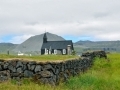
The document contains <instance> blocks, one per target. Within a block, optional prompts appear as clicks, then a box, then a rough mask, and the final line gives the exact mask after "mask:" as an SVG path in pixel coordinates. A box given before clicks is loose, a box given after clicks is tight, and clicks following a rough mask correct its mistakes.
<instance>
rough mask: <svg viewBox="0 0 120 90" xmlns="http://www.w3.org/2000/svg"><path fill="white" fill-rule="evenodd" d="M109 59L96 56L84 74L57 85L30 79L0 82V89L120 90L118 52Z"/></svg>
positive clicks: (119, 58)
mask: <svg viewBox="0 0 120 90" xmlns="http://www.w3.org/2000/svg"><path fill="white" fill-rule="evenodd" d="M108 58H109V60H105V59H98V58H96V60H95V62H94V65H93V66H92V68H91V69H90V70H88V71H87V72H85V73H84V74H82V73H81V74H80V75H78V76H76V77H71V78H70V79H69V80H68V81H67V82H65V83H61V84H60V85H59V86H49V85H38V84H36V83H34V82H31V81H30V80H22V85H21V86H18V85H17V82H16V81H14V80H11V81H9V82H5V83H0V90H120V54H109V55H108Z"/></svg>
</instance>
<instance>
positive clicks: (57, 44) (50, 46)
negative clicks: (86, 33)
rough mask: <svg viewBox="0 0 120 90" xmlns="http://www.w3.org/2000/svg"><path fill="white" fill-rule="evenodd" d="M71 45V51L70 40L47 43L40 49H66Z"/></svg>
mask: <svg viewBox="0 0 120 90" xmlns="http://www.w3.org/2000/svg"><path fill="white" fill-rule="evenodd" d="M68 45H71V47H72V49H73V43H72V40H65V41H48V42H47V43H43V45H42V48H41V49H45V48H47V49H67V46H68Z"/></svg>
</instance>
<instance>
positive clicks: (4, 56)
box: [0, 54, 78, 61]
mask: <svg viewBox="0 0 120 90" xmlns="http://www.w3.org/2000/svg"><path fill="white" fill-rule="evenodd" d="M15 58H17V59H23V60H36V61H55V60H67V59H72V58H78V56H76V55H36V56H35V55H34V56H17V55H7V54H0V59H4V60H11V59H15Z"/></svg>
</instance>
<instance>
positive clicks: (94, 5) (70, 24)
mask: <svg viewBox="0 0 120 90" xmlns="http://www.w3.org/2000/svg"><path fill="white" fill-rule="evenodd" d="M45 31H46V32H50V33H53V34H57V35H59V36H62V37H64V38H65V39H67V40H68V39H69V40H73V42H76V41H79V40H91V41H112V40H120V0H0V42H10V43H14V44H20V43H22V42H24V41H25V40H26V39H28V38H30V37H31V36H34V35H39V34H42V33H44V32H45Z"/></svg>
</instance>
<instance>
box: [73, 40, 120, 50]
mask: <svg viewBox="0 0 120 90" xmlns="http://www.w3.org/2000/svg"><path fill="white" fill-rule="evenodd" d="M74 47H75V48H77V50H79V49H80V48H81V47H82V51H87V50H105V51H112V52H120V41H81V40H80V41H78V42H76V43H74Z"/></svg>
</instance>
